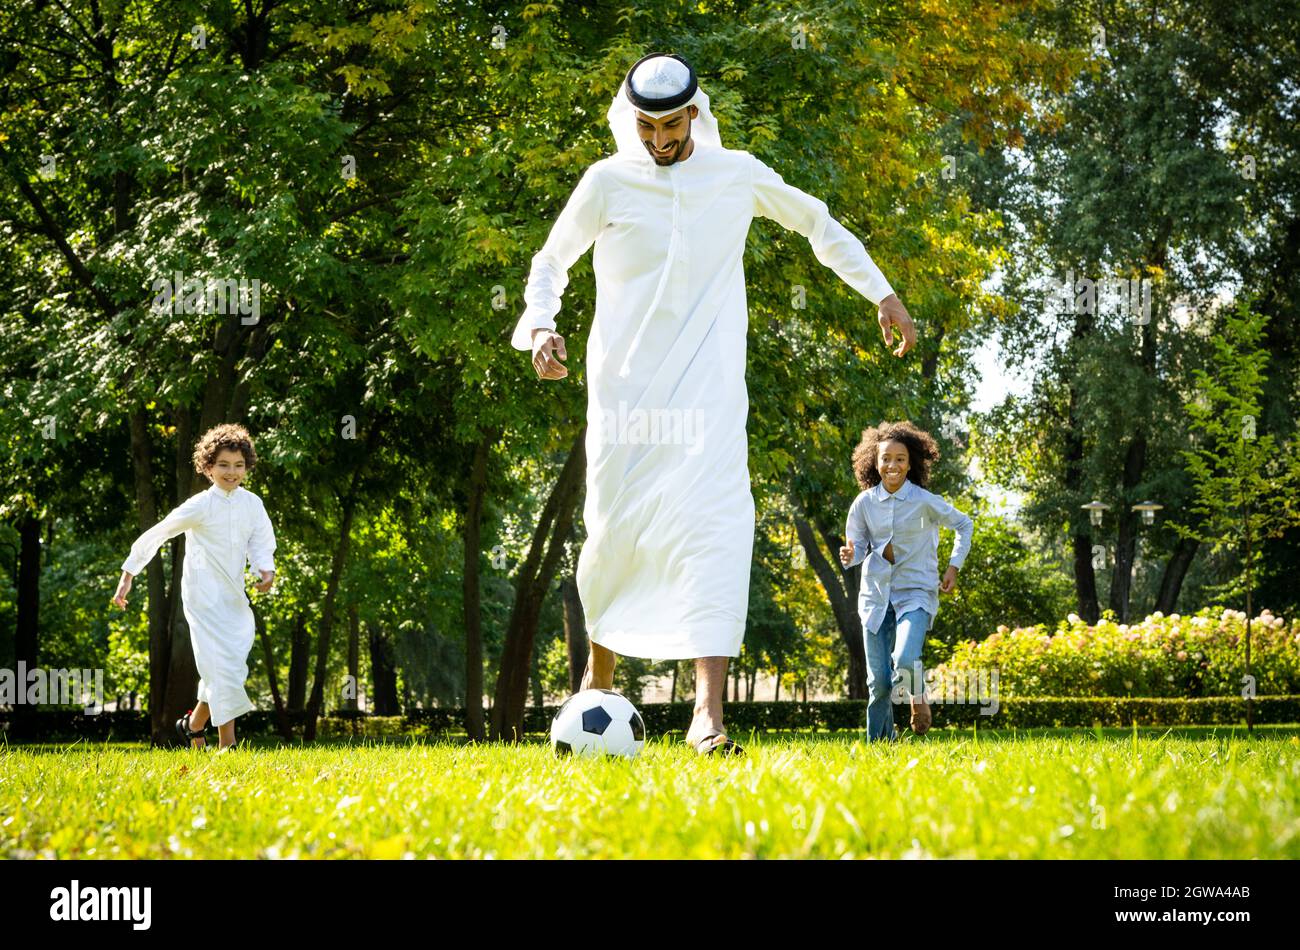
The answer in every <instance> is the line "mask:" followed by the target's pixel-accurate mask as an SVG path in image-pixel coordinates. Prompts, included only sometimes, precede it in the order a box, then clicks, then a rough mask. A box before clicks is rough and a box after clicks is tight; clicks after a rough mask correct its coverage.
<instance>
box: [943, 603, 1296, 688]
mask: <svg viewBox="0 0 1300 950" xmlns="http://www.w3.org/2000/svg"><path fill="white" fill-rule="evenodd" d="M1250 630H1251V637H1250V640H1251V674H1252V675H1253V676H1254V677H1255V694H1256V695H1259V696H1277V695H1291V694H1296V693H1300V621H1295V620H1293V621H1292V622H1291V623H1290V624H1289V625H1288V624H1287V623H1286V621H1284V620H1283V619H1282V618H1281V617H1274V616H1273V615H1272V613H1270V612H1269V611H1267V610H1265V611H1263V612H1262V613H1261V614H1260V616H1259V617H1258V618H1256V619H1255V620H1253V621H1251V628H1250ZM1245 640H1246V615H1245V613H1244V612H1242V611H1240V610H1225V609H1223V608H1221V607H1207V608H1205V609H1203V610H1201V611H1199V612H1198V613H1197V614H1196V615H1195V616H1192V617H1183V616H1180V615H1178V614H1170V615H1169V616H1168V617H1166V616H1164V615H1163V614H1161V613H1159V612H1157V613H1154V614H1152V615H1151V616H1149V617H1147V618H1146V619H1145V620H1143V621H1142V622H1141V623H1134V624H1126V623H1115V622H1114V621H1112V620H1102V621H1101V622H1099V623H1097V624H1096V625H1093V626H1090V625H1088V624H1086V623H1084V622H1083V621H1082V620H1080V619H1079V617H1078V616H1077V615H1076V614H1070V616H1069V618H1068V619H1067V620H1065V621H1063V622H1062V623H1060V624H1059V625H1058V626H1057V629H1056V631H1055V632H1054V633H1051V634H1049V633H1047V631H1046V627H1045V626H1044V625H1042V624H1040V625H1038V626H1035V627H1022V628H1017V629H1015V630H1009V629H1008V628H1007V627H1005V626H1000V627H998V629H997V632H996V633H992V634H990V635H989V637H988V638H987V639H985V640H983V641H978V642H977V641H974V640H966V641H963V642H961V643H958V644H957V645H956V647H955V648H954V650H953V652H952V655H951V657H950V658H949V659H948V662H946V663H944V664H942V665H941V666H939V667H937V668H936V669H935V670H934V674H935V678H936V679H937V680H940V681H942V680H943V679H945V678H946V677H948V676H965V677H969V676H970V674H971V673H972V672H974V671H990V670H994V669H996V670H997V671H998V690H999V692H1000V694H1001V695H1003V696H1150V697H1160V696H1240V695H1242V689H1243V685H1244V684H1243V677H1244V676H1245V672H1246V645H1245Z"/></svg>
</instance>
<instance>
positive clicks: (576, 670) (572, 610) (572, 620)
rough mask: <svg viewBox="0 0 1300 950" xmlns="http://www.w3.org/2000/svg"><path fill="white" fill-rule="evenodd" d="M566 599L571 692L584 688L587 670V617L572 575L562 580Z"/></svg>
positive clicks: (675, 670)
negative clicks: (583, 683)
mask: <svg viewBox="0 0 1300 950" xmlns="http://www.w3.org/2000/svg"><path fill="white" fill-rule="evenodd" d="M560 597H561V598H562V599H563V601H564V645H565V646H566V647H567V648H568V654H569V693H570V694H572V693H576V692H578V690H580V689H582V674H583V673H584V672H586V670H587V653H588V644H587V618H586V615H585V614H584V613H583V610H582V598H581V597H579V596H578V583H577V581H575V580H574V579H573V577H572V575H570V576H569V577H566V578H564V580H562V581H560ZM676 688H677V667H675V666H674V667H673V690H674V694H675V693H676Z"/></svg>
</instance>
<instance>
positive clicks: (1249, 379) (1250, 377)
mask: <svg viewBox="0 0 1300 950" xmlns="http://www.w3.org/2000/svg"><path fill="white" fill-rule="evenodd" d="M1267 322H1268V321H1267V317H1265V316H1264V315H1263V314H1261V313H1257V312H1255V311H1254V310H1252V309H1251V306H1250V301H1248V300H1240V301H1238V302H1237V305H1236V307H1235V308H1233V309H1232V310H1230V311H1228V312H1227V313H1226V314H1225V315H1224V323H1223V327H1222V329H1220V330H1219V331H1218V332H1217V333H1215V334H1214V337H1213V345H1214V352H1215V361H1214V367H1215V368H1214V370H1213V371H1212V372H1210V371H1205V370H1200V371H1198V372H1197V374H1196V384H1197V386H1196V398H1194V399H1192V400H1191V401H1189V402H1188V403H1187V414H1188V416H1189V417H1190V418H1191V420H1192V426H1193V429H1194V430H1195V431H1196V432H1197V434H1198V435H1199V437H1200V438H1199V440H1198V444H1196V445H1195V446H1194V447H1193V448H1191V449H1187V450H1185V451H1184V453H1183V454H1184V457H1185V458H1186V460H1187V468H1188V471H1189V472H1190V473H1191V476H1192V480H1193V483H1194V484H1195V486H1196V500H1195V502H1194V504H1193V505H1192V508H1191V511H1192V513H1193V514H1194V515H1196V516H1197V518H1198V519H1199V520H1190V519H1189V520H1188V521H1187V522H1184V523H1180V524H1177V525H1176V526H1175V527H1176V530H1177V531H1178V533H1179V534H1180V535H1183V536H1185V537H1192V538H1195V539H1197V540H1198V541H1200V542H1202V543H1204V544H1209V545H1212V546H1213V548H1214V550H1216V551H1217V550H1220V549H1222V548H1224V547H1227V546H1231V545H1233V543H1234V541H1235V540H1236V539H1237V536H1238V531H1239V530H1240V536H1241V542H1242V559H1241V568H1240V575H1239V577H1238V579H1237V581H1238V582H1237V583H1236V584H1234V585H1231V587H1232V590H1233V591H1234V592H1235V591H1239V590H1242V589H1243V588H1244V592H1245V598H1246V643H1245V647H1246V656H1245V670H1246V676H1245V680H1244V682H1245V689H1244V690H1243V691H1242V695H1243V696H1244V698H1245V700H1246V725H1247V727H1248V728H1253V726H1254V716H1253V709H1254V704H1253V702H1252V700H1253V699H1254V696H1255V690H1254V683H1253V679H1252V677H1251V672H1250V623H1251V615H1252V613H1253V609H1254V605H1253V604H1252V603H1251V595H1252V592H1253V589H1254V580H1253V578H1254V574H1255V572H1256V571H1257V569H1258V562H1259V555H1260V552H1259V547H1258V542H1259V539H1260V538H1266V537H1274V538H1276V537H1279V536H1281V534H1282V533H1283V532H1284V531H1286V530H1287V529H1288V528H1291V527H1295V526H1297V525H1300V500H1298V499H1300V445H1297V444H1295V443H1282V444H1278V441H1277V439H1276V438H1275V437H1274V435H1273V433H1271V432H1266V433H1263V434H1260V433H1259V432H1258V431H1257V422H1258V419H1259V411H1260V409H1259V406H1260V397H1261V393H1262V391H1263V388H1264V383H1265V381H1266V379H1267V377H1266V375H1265V370H1266V369H1267V366H1268V351H1267V350H1265V349H1264V348H1263V347H1262V346H1261V341H1262V340H1263V337H1264V332H1265V330H1264V328H1265V325H1266V323H1267Z"/></svg>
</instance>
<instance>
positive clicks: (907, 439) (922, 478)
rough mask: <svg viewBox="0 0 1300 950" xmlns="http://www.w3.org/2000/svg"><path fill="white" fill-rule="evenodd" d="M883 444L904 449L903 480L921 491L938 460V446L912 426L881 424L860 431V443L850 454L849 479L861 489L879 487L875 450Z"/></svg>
mask: <svg viewBox="0 0 1300 950" xmlns="http://www.w3.org/2000/svg"><path fill="white" fill-rule="evenodd" d="M885 442H902V443H903V444H904V445H905V446H907V464H908V468H907V478H908V480H909V481H912V482H915V483H916V484H917V485H919V486H921V487H922V488H926V487H928V486H929V483H930V466H931V465H932V464H933V463H934V462H936V461H938V459H939V443H938V442H936V441H935V440H934V436H932V435H930V433H928V432H926V431H925V430H924V429H918V428H917V427H916V426H914V425H912V423H910V422H907V421H904V422H882V423H881V424H880V425H878V426H873V427H872V428H870V429H863V430H862V441H861V442H859V443H858V447H857V448H856V449H854V450H853V476H854V477H855V478H856V479H857V480H858V484H859V485H861V486H862V487H863V488H864V489H867V488H874V487H875V486H877V485H879V484H880V472H878V471H877V470H876V457H877V449H878V448H879V446H880V445H881V444H882V443H885Z"/></svg>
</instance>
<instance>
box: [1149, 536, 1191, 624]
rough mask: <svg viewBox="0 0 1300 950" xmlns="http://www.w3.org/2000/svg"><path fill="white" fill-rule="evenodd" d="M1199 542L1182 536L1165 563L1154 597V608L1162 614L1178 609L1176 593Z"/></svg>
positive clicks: (1181, 584)
mask: <svg viewBox="0 0 1300 950" xmlns="http://www.w3.org/2000/svg"><path fill="white" fill-rule="evenodd" d="M1200 544H1201V542H1199V541H1197V540H1195V539H1193V538H1183V539H1182V540H1181V541H1179V542H1178V547H1176V548H1174V553H1173V554H1172V555H1171V556H1170V558H1169V561H1168V563H1166V564H1165V571H1164V574H1163V575H1162V576H1161V578H1160V594H1159V596H1158V597H1157V598H1156V610H1158V611H1160V612H1161V613H1162V614H1165V615H1166V616H1168V615H1169V614H1172V613H1174V612H1175V611H1176V610H1177V609H1178V595H1179V593H1180V592H1181V591H1182V589H1183V581H1184V580H1185V579H1186V577H1187V571H1188V569H1189V568H1190V567H1191V566H1192V560H1193V559H1194V558H1195V557H1196V551H1197V549H1198V548H1199V547H1200Z"/></svg>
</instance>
